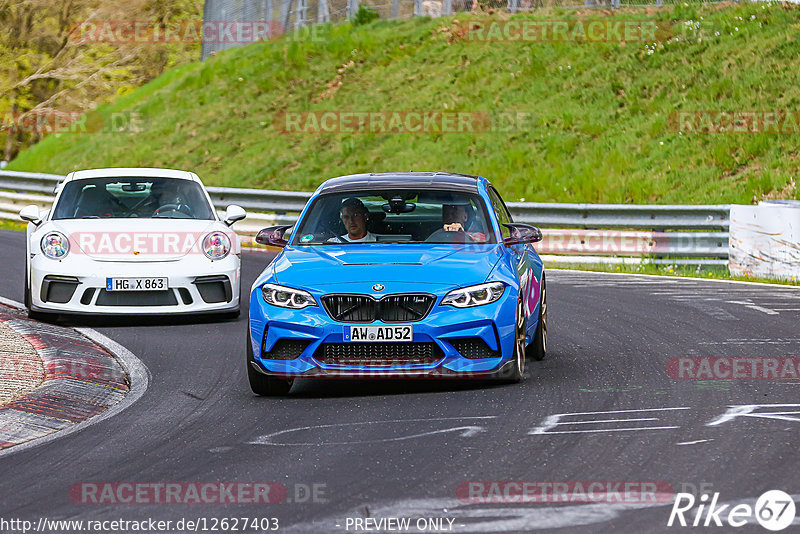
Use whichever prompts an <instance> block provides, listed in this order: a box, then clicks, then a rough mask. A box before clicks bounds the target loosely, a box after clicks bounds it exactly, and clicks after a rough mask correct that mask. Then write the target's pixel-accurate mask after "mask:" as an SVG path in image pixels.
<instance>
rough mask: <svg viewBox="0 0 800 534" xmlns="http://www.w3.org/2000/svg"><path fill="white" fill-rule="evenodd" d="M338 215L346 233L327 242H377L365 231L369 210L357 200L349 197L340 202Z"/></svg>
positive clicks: (373, 236) (371, 234) (372, 235)
mask: <svg viewBox="0 0 800 534" xmlns="http://www.w3.org/2000/svg"><path fill="white" fill-rule="evenodd" d="M339 214H340V215H339V216H340V217H341V219H342V224H343V225H344V227H345V229H346V230H347V233H346V234H344V235H343V236H340V237H332V238H331V239H329V240H328V242H334V243H342V242H347V243H374V242H375V241H377V239H376V238H375V234H373V233H371V232H370V231H369V230H367V221H369V210H368V209H367V207H366V206H365V205H364V203H363V202H361V201H360V200H359V199H357V198H355V197H351V198H348V199H347V200H345V201H344V202H342V205H341V207H340V208H339Z"/></svg>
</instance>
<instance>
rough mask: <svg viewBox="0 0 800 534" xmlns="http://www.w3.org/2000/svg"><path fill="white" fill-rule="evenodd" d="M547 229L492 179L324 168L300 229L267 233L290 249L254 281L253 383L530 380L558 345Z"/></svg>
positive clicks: (279, 388)
mask: <svg viewBox="0 0 800 534" xmlns="http://www.w3.org/2000/svg"><path fill="white" fill-rule="evenodd" d="M290 228H291V229H292V230H291V232H289V235H288V237H286V232H287V230H289V229H290ZM541 239H542V234H541V232H540V231H539V229H538V228H535V227H533V226H530V225H527V224H520V223H514V222H513V221H512V219H511V215H510V213H509V211H508V209H507V208H506V206H505V204H504V203H503V200H502V198H501V197H500V194H499V193H498V192H497V190H496V189H495V188H494V187H493V186H492V184H491V183H490V182H489V181H488V180H486V179H485V178H482V177H477V176H468V175H462V174H450V173H421V172H410V173H383V174H357V175H350V176H342V177H338V178H332V179H330V180H327V181H326V182H325V183H323V184H322V185H321V186H320V187H319V188H318V189H317V190H316V191H315V192H314V194H313V195H312V197H311V199H310V200H309V202H308V204H307V205H306V206H305V208H304V209H303V212H302V213H301V214H300V218H299V220H298V221H297V223H296V224H295V225H294V226H293V227H292V226H273V227H270V228H265V229H264V230H262V231H261V232H259V234H258V236H257V237H256V241H257V242H259V243H261V244H266V245H272V246H277V247H281V248H282V249H283V250H282V251H281V253H280V254H278V256H276V257H275V259H274V260H273V261H272V262H271V263H270V264H269V265H268V266H267V268H266V269H265V270H264V271H263V272H262V273H261V275H260V276H259V277H258V279H257V280H256V282H255V283H254V284H253V288H252V291H251V293H250V320H249V328H248V336H247V372H248V377H249V379H250V386H251V388H252V390H253V392H255V393H256V394H259V395H285V394H288V393H289V390H290V389H291V387H292V384H293V381H294V380H295V379H296V378H328V377H363V378H377V377H386V378H399V377H409V378H411V377H414V378H436V377H452V378H499V379H501V380H505V381H508V382H518V381H520V380H521V379H522V377H523V374H524V371H525V360H526V357H529V358H531V359H535V360H541V359H542V358H544V356H545V350H546V345H547V293H546V291H545V276H544V267H543V265H542V261H541V259H540V258H539V256H538V255H537V254H536V251H535V250H534V249H533V246H532V243H534V242H537V241H540V240H541Z"/></svg>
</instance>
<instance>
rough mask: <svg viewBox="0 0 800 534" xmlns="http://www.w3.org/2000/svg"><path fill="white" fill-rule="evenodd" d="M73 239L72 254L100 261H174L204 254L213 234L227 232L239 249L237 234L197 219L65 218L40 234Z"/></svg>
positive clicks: (215, 224)
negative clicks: (205, 240) (207, 239)
mask: <svg viewBox="0 0 800 534" xmlns="http://www.w3.org/2000/svg"><path fill="white" fill-rule="evenodd" d="M53 230H55V231H58V232H61V233H62V234H64V235H66V236H67V237H68V238H69V244H70V253H71V254H85V255H86V256H87V257H89V258H92V259H94V260H98V261H126V262H146V261H174V260H178V259H181V258H183V257H185V256H186V255H188V254H202V253H203V252H202V242H203V238H204V237H205V236H206V235H208V233H209V232H211V231H214V230H217V231H221V232H224V233H225V234H227V235H228V237H229V238H230V239H231V244H232V247H233V248H234V252H237V251H238V250H237V249H238V240H237V238H236V234H235V233H234V232H233V231H232V230H231V229H230V228H228V227H226V226H225V225H223V224H222V223H219V222H218V221H212V220H197V219H135V218H132V219H61V220H54V221H48V222H47V223H46V224H43V225H42V227H41V228H40V229H39V231H37V234H38V238H39V239H41V237H42V236H43V235H44V234H45V233H46V232H49V231H53Z"/></svg>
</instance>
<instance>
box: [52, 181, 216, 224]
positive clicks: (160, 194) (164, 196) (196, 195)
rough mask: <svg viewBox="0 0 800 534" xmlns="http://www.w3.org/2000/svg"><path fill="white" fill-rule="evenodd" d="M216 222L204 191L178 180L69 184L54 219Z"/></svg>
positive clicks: (192, 184) (194, 185)
mask: <svg viewBox="0 0 800 534" xmlns="http://www.w3.org/2000/svg"><path fill="white" fill-rule="evenodd" d="M108 218H111V219H125V218H165V219H206V220H212V219H214V212H213V209H212V207H211V206H210V205H209V203H208V200H207V199H206V196H205V194H204V193H203V188H202V186H201V185H200V184H198V183H197V182H192V181H190V180H181V179H176V178H136V177H125V178H119V177H115V178H88V179H83V180H73V181H71V182H67V184H66V185H65V186H64V190H63V192H62V193H61V197H60V198H59V200H58V204H57V205H56V207H55V209H54V211H53V219H108Z"/></svg>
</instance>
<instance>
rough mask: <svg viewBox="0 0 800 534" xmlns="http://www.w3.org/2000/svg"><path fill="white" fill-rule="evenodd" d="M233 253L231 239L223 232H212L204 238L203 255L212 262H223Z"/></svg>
mask: <svg viewBox="0 0 800 534" xmlns="http://www.w3.org/2000/svg"><path fill="white" fill-rule="evenodd" d="M230 251H231V238H230V237H228V236H227V235H225V234H224V233H222V232H211V233H210V234H208V235H207V236H206V237H205V238H203V254H205V255H206V257H207V258H209V259H212V260H221V259H222V258H224V257H225V256H227V255H228V254H229V253H230Z"/></svg>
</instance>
